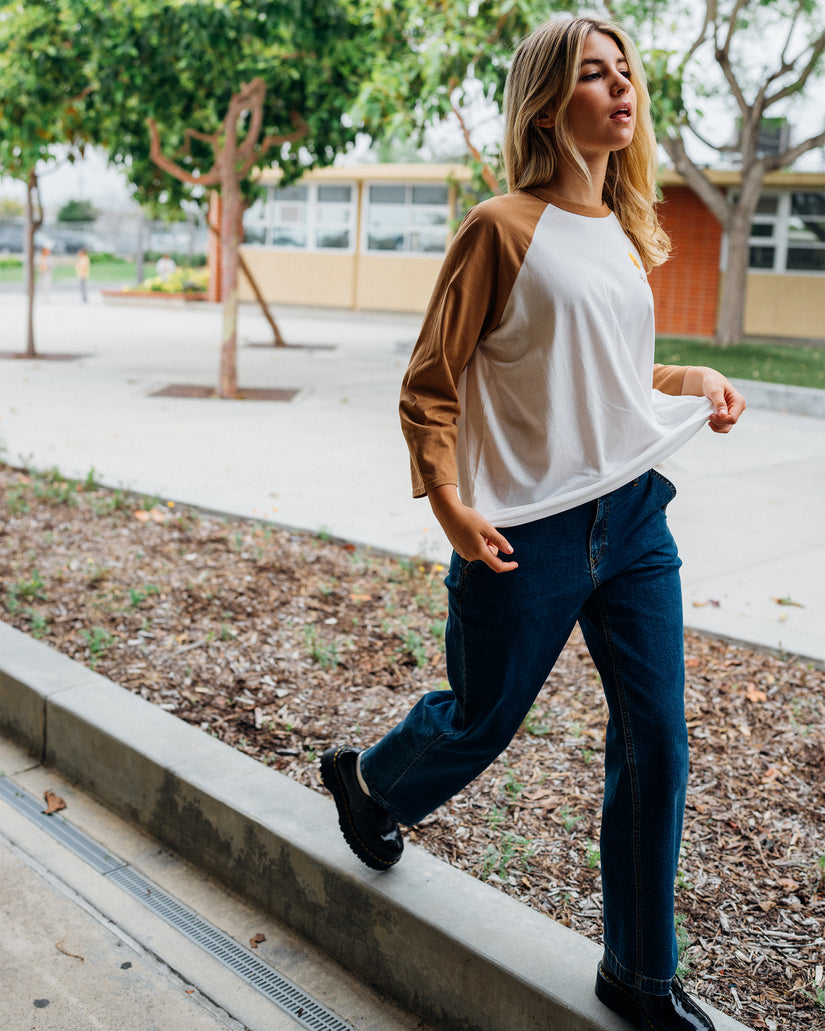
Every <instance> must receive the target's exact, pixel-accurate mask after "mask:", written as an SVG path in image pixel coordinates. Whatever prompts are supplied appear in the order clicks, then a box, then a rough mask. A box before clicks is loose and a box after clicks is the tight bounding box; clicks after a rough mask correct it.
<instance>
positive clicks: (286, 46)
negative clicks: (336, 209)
mask: <svg viewBox="0 0 825 1031" xmlns="http://www.w3.org/2000/svg"><path fill="white" fill-rule="evenodd" d="M74 2H75V4H76V9H77V14H78V18H79V19H81V20H83V21H84V23H85V24H86V25H87V26H92V31H93V34H94V35H95V37H96V38H97V39H98V40H99V41H100V45H99V46H98V47H97V49H96V52H95V55H94V59H93V62H92V66H91V79H92V81H93V83H94V88H95V91H96V93H97V94H99V98H100V99H104V98H105V106H106V108H107V109H108V114H107V115H104V117H103V118H102V121H101V125H100V134H99V137H100V140H101V142H102V143H103V145H104V146H105V147H106V149H107V151H108V153H109V156H110V159H111V160H112V161H113V162H114V163H115V164H119V165H120V166H122V167H123V168H124V170H125V171H126V173H127V175H128V176H129V178H130V179H131V181H132V182H133V183H134V184H135V186H136V187H137V188H138V190H139V192H140V196H141V198H142V199H144V198H161V199H163V198H164V197H165V196H167V195H171V194H172V193H173V191H178V195H179V194H180V191H183V193H184V194H185V195H188V196H189V197H191V198H193V199H195V200H198V201H200V202H201V203H205V202H206V200H207V197H208V191H212V190H214V191H217V192H218V193H219V194H220V198H221V224H220V227H216V228H219V233H220V240H221V247H222V276H223V280H222V293H223V303H224V326H223V339H222V344H221V360H220V372H219V382H218V394H219V395H220V396H221V397H234V396H237V391H238V384H237V358H236V354H237V313H238V261H239V259H238V247H239V244H240V242H241V240H242V216H243V211H244V209H245V207H246V206H247V205H248V204H249V203H250V201H251V200H252V198H253V197H254V196H255V185H254V174H255V171H256V169H260V168H262V167H264V166H266V165H270V164H276V165H278V166H279V167H280V169H281V171H282V173H283V180H282V181H283V182H288V181H290V180H292V179H295V178H297V177H299V176H300V175H301V174H302V173H303V172H304V171H305V170H306V169H307V168H308V167H310V166H311V165H313V164H328V163H330V162H332V161H333V160H334V158H335V156H336V154H338V153H340V152H341V151H343V150H344V149H345V148H346V147H347V145H348V144H349V143H350V142H351V141H352V140H353V138H354V133H355V128H354V125H353V124H352V122H351V121H350V120H348V119H347V118H346V117H345V116H346V112H347V110H348V108H349V107H350V106H351V104H352V102H353V99H354V96H355V93H356V91H357V88H358V85H359V83H360V80H361V77H362V73H363V68H364V66H365V62H366V61H368V59H369V55H370V52H371V48H372V46H373V43H374V40H375V39H376V35H375V31H374V28H373V24H372V19H371V17H370V11H369V8H368V7H367V6H366V5H362V4H360V3H356V2H349V0H302V2H298V0H223V2H222V0H160V2H154V0H153V2H148V0H137V2H135V3H131V4H129V5H125V4H116V5H107V4H105V3H103V2H99V0H94V2H82V0H74Z"/></svg>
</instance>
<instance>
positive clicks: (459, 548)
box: [427, 483, 518, 573]
mask: <svg viewBox="0 0 825 1031" xmlns="http://www.w3.org/2000/svg"><path fill="white" fill-rule="evenodd" d="M427 497H428V498H429V499H430V507H431V508H432V510H433V514H434V515H435V517H436V519H437V520H438V521H439V523H440V524H441V528H442V530H443V531H444V533H445V534H446V535H447V540H448V541H449V542H450V544H451V545H452V546H453V548H454V549H455V551H456V552H457V553H458V554H459V555H460V556H461V557H462V558H463V559H466V561H468V562H474V561H475V560H476V559H480V560H481V561H482V562H484V563H485V564H486V565H488V566H489V567H490V569H492V570H493V571H494V572H496V573H508V572H510V570H511V569H517V568H518V562H504V561H502V560H501V559H500V558H499V557H498V556H499V552H504V554H505V555H512V554H513V549H512V547H511V546H510V543H509V541H508V540H507V539H506V538H505V537H503V536H502V535H501V534H500V533H499V532H498V530H497V529H496V528H495V527H494V526H492V525H491V524H490V523H488V522H487V520H486V519H484V518H483V517H482V516H481V515H479V513H478V512H476V510H475V509H474V508H470V507H469V506H468V505H464V504H462V503H461V501H460V500H459V497H458V490H457V489H456V487H455V485H454V484H452V483H445V484H444V485H443V486H441V487H433V488H432V490H430V491H428V492H427Z"/></svg>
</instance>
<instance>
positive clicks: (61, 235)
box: [48, 225, 114, 254]
mask: <svg viewBox="0 0 825 1031" xmlns="http://www.w3.org/2000/svg"><path fill="white" fill-rule="evenodd" d="M48 234H49V236H50V237H52V239H53V240H54V241H55V243H56V244H57V245H58V246H60V247H62V252H61V253H65V254H77V252H78V251H79V250H86V251H88V252H89V254H100V253H102V252H104V251H112V250H114V248H113V247H112V246H111V245H110V244H108V243H107V242H106V241H105V240H102V239H101V238H100V237H99V236H95V234H94V233H90V232H88V230H86V229H71V228H65V227H64V226H60V225H57V226H49V229H48ZM55 253H57V252H55Z"/></svg>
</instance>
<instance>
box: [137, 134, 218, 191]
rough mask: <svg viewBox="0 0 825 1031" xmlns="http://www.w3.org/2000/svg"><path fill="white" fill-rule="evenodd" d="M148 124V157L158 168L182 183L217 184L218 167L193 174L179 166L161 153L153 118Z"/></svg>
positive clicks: (197, 184) (193, 184) (192, 184)
mask: <svg viewBox="0 0 825 1031" xmlns="http://www.w3.org/2000/svg"><path fill="white" fill-rule="evenodd" d="M148 124H149V135H150V137H151V141H152V143H151V148H150V151H149V157H150V158H151V159H152V161H154V163H155V164H156V165H157V166H158V168H162V169H163V171H164V172H168V173H169V175H171V176H174V177H175V179H178V180H180V182H182V183H189V184H190V185H191V186H217V184H218V183H219V182H220V181H221V174H220V169H218V168H216V167H213V168H212V169H211V170H210V171H209V172H207V173H205V174H204V175H193V174H192V173H191V172H187V171H186V169H185V168H181V167H180V165H179V164H177V162H175V161H173V160H172V159H171V158H168V157H166V155H165V154H164V153H163V149H162V148H161V145H160V134H159V133H158V127H157V123H156V122H155V120H154V118H149V119H148Z"/></svg>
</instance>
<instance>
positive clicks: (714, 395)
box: [682, 365, 746, 433]
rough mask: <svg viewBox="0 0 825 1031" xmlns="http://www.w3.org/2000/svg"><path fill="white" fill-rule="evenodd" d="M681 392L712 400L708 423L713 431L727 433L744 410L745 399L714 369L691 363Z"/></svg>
mask: <svg viewBox="0 0 825 1031" xmlns="http://www.w3.org/2000/svg"><path fill="white" fill-rule="evenodd" d="M682 393H683V394H694V395H696V396H697V397H707V398H709V399H710V400H711V401H712V402H713V407H714V412H713V415H711V417H710V420H709V421H708V425H709V426H710V428H711V429H712V430H713V432H714V433H729V432H730V431H731V429H732V428H733V427H734V426H735V425H736V423H737V422H738V421H739V416H740V415H741V414H742V412H744V411H745V408H746V404H745V399H744V397H742V395H741V394H740V393H739V391H738V390H737V389H736V387H734V386H733V384H732V383H731V382H730V381H729V380H728V379H726V378H725V377H724V376H723V375H722V373H721V372H717V371H716V369H709V368H706V367H705V366H702V365H691V366H690V367H689V368H688V370H687V372H686V373H685V378H684V382H683V384H682Z"/></svg>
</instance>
